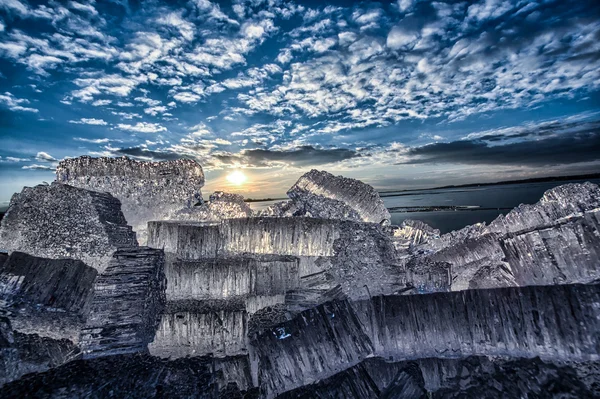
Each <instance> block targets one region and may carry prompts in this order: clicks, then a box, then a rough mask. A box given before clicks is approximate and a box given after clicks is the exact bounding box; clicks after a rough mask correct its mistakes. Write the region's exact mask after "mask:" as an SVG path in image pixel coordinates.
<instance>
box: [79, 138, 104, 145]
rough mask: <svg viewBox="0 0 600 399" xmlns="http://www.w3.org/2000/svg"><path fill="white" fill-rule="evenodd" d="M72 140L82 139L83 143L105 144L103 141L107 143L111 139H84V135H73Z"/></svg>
mask: <svg viewBox="0 0 600 399" xmlns="http://www.w3.org/2000/svg"><path fill="white" fill-rule="evenodd" d="M73 140H75V141H83V142H84V143H92V144H105V143H109V142H110V141H111V140H110V139H107V138H104V139H86V138H84V137H74V138H73Z"/></svg>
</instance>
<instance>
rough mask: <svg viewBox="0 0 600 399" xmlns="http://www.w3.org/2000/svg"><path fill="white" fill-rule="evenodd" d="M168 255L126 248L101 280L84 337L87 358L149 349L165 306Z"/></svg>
mask: <svg viewBox="0 0 600 399" xmlns="http://www.w3.org/2000/svg"><path fill="white" fill-rule="evenodd" d="M163 268H164V253H163V251H162V250H157V249H151V248H147V247H134V248H122V249H120V250H119V251H117V252H115V254H114V256H113V259H112V260H111V262H110V264H109V266H108V268H107V269H106V270H105V271H104V272H103V273H102V274H100V275H99V276H98V278H97V280H96V283H95V285H94V299H93V301H92V304H91V310H90V314H89V316H88V318H87V323H86V326H85V328H84V329H83V331H82V332H81V347H82V350H83V355H84V357H86V358H92V357H98V356H109V355H115V354H122V353H133V352H140V351H142V352H143V351H145V350H147V345H148V343H149V342H151V341H152V339H153V338H154V332H155V331H156V328H157V324H158V320H159V317H160V314H161V312H162V309H163V307H164V303H165V276H164V271H163Z"/></svg>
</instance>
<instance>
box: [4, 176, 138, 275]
mask: <svg viewBox="0 0 600 399" xmlns="http://www.w3.org/2000/svg"><path fill="white" fill-rule="evenodd" d="M135 245H137V241H136V239H135V233H134V232H133V231H132V230H131V227H129V226H128V225H127V222H126V221H125V218H124V217H123V213H122V212H121V204H120V202H119V200H118V199H116V198H115V197H113V196H111V195H110V194H107V193H99V192H95V191H89V190H84V189H80V188H76V187H71V186H68V185H65V184H58V183H53V184H51V185H39V186H36V187H32V188H31V187H25V188H24V189H23V191H22V192H21V193H18V194H15V195H13V197H12V199H11V201H10V205H9V208H8V211H7V212H6V215H5V216H4V219H3V220H2V225H1V226H0V248H3V249H6V250H8V251H9V252H11V251H21V252H26V253H28V254H31V255H34V256H40V257H45V258H53V259H57V258H73V259H79V260H82V261H83V262H84V263H85V264H86V265H88V266H91V267H93V268H95V269H97V270H98V271H100V272H101V271H103V270H104V268H105V267H106V265H107V264H108V262H109V261H110V259H111V257H112V254H113V252H114V251H115V250H116V249H117V248H119V247H123V246H135Z"/></svg>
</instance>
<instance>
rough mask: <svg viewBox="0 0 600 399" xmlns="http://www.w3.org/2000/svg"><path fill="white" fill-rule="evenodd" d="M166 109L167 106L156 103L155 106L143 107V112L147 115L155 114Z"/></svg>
mask: <svg viewBox="0 0 600 399" xmlns="http://www.w3.org/2000/svg"><path fill="white" fill-rule="evenodd" d="M168 109H169V108H167V107H165V106H164V105H158V106H156V107H150V108H146V109H144V113H145V114H148V115H152V116H156V115H157V114H159V113H164V112H166V111H167V110H168Z"/></svg>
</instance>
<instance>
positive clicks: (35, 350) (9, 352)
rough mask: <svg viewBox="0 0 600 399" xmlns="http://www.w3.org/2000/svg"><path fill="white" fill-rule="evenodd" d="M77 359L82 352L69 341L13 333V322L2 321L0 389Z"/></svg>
mask: <svg viewBox="0 0 600 399" xmlns="http://www.w3.org/2000/svg"><path fill="white" fill-rule="evenodd" d="M78 355H79V349H78V348H77V346H75V344H73V342H71V341H70V340H68V339H60V340H56V339H52V338H48V337H40V336H39V335H37V334H23V333H21V332H18V331H13V330H12V326H11V324H10V321H9V320H8V319H7V318H4V317H0V386H2V385H3V384H5V383H7V382H10V381H13V380H16V379H18V378H20V377H21V376H22V375H24V374H28V373H37V372H42V371H46V370H48V369H50V368H53V367H58V366H60V365H61V364H64V363H66V362H68V361H71V360H74V359H76V358H77V356H78ZM0 396H2V394H0Z"/></svg>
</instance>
